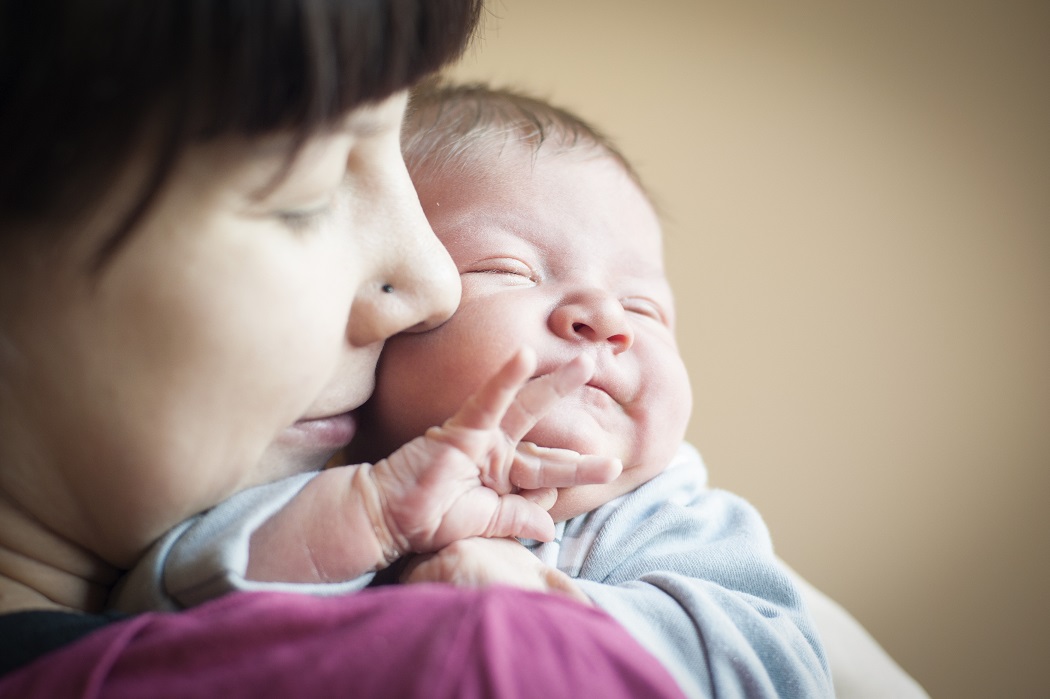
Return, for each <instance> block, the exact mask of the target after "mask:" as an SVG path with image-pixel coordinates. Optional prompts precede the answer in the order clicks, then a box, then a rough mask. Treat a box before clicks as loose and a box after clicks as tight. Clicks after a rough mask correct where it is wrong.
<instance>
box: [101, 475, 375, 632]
mask: <svg viewBox="0 0 1050 699" xmlns="http://www.w3.org/2000/svg"><path fill="white" fill-rule="evenodd" d="M316 475H317V474H316V473H307V474H302V475H299V476H293V477H291V478H286V479H284V480H280V481H277V482H276V483H268V484H266V485H262V486H258V487H255V488H249V489H248V490H245V491H242V492H240V493H237V494H236V495H234V496H233V497H231V498H229V499H228V500H225V501H223V502H221V503H219V504H218V505H216V506H215V507H214V508H212V509H211V510H208V511H207V512H204V513H203V514H200V515H198V516H196V517H193V518H191V519H189V520H187V521H185V522H183V523H181V524H180V525H178V526H177V527H175V528H174V529H172V530H171V531H170V532H168V533H167V534H166V535H165V536H164V537H162V538H161V539H160V540H159V541H158V542H157V543H156V544H154V545H153V547H152V548H151V549H150V550H149V551H148V552H147V553H146V555H145V556H144V557H143V558H142V559H140V561H139V562H138V563H137V564H136V566H135V567H134V568H133V569H132V570H130V571H129V572H128V573H127V575H125V576H124V579H123V580H122V581H121V583H120V584H119V585H118V586H117V589H116V591H115V592H114V594H113V596H112V597H111V599H110V606H111V607H112V608H114V609H117V610H120V611H124V612H128V613H136V612H143V611H149V610H168V611H172V610H177V609H182V608H185V607H192V606H195V605H198V604H201V603H202V602H205V601H207V600H209V599H213V598H215V597H219V596H221V595H224V594H226V593H228V592H234V591H270V592H296V593H301V594H309V595H318V596H332V595H342V594H347V593H349V592H356V591H358V590H361V589H363V588H364V587H365V586H367V585H368V583H370V582H371V581H372V578H373V577H374V574H372V573H369V574H366V575H362V576H360V577H358V578H355V579H353V580H348V581H345V582H339V583H318V584H305V583H283V582H259V581H255V580H247V579H246V578H245V575H246V572H247V569H248V552H249V546H250V542H251V536H252V533H253V532H255V530H256V529H258V528H259V526H261V525H262V524H263V523H264V522H265V521H266V520H267V519H269V518H270V517H271V516H272V515H273V514H274V513H276V512H277V511H278V510H280V509H281V508H282V507H284V506H285V505H286V504H287V503H288V501H289V500H291V499H292V498H293V497H295V496H296V494H298V493H299V491H300V490H302V489H303V487H305V486H306V484H307V483H308V482H310V480H311V479H312V478H313V477H314V476H316Z"/></svg>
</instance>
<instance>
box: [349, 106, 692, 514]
mask: <svg viewBox="0 0 1050 699" xmlns="http://www.w3.org/2000/svg"><path fill="white" fill-rule="evenodd" d="M403 150H404V152H405V156H406V161H407V162H408V165H409V171H410V173H411V175H412V179H413V182H414V183H415V185H416V188H417V190H418V192H419V198H420V201H421V203H422V205H423V210H424V212H425V213H426V215H427V218H428V219H429V221H430V223H431V225H432V226H433V228H434V231H435V232H436V233H437V235H438V237H439V238H440V239H441V241H442V243H444V245H445V246H446V247H447V248H448V250H449V252H450V253H451V255H452V259H453V261H454V262H455V263H456V266H457V267H458V269H459V273H460V279H461V281H462V284H463V296H462V302H461V304H460V306H459V309H458V310H457V311H456V313H455V315H454V316H453V317H452V319H451V320H449V321H448V322H446V323H445V324H444V325H442V326H440V327H439V328H437V329H435V330H432V331H430V332H426V333H421V334H404V335H400V336H397V337H394V338H392V339H391V340H389V341H388V343H387V345H386V348H385V350H384V352H383V355H382V358H381V360H380V365H379V376H378V384H377V389H376V393H375V396H374V397H373V399H372V401H371V403H370V404H369V407H368V409H367V413H366V414H365V415H363V416H362V418H363V420H365V421H366V423H369V424H368V428H367V429H366V430H365V431H364V432H365V434H371V435H374V436H375V438H376V439H377V440H378V447H379V451H380V452H382V454H383V455H385V454H387V453H390V452H391V451H393V449H395V448H397V447H398V446H400V445H401V444H403V443H404V442H406V441H408V440H410V439H412V438H414V437H416V436H419V435H421V434H422V433H423V432H424V431H425V430H426V429H427V428H428V427H430V426H431V425H436V424H440V423H442V422H444V421H445V420H446V419H447V418H449V417H450V416H451V415H452V414H453V413H455V412H456V410H457V409H458V408H459V407H460V406H461V405H462V404H463V402H464V400H465V399H466V398H467V397H468V396H469V395H470V394H471V393H472V392H473V391H474V390H475V389H477V388H478V387H479V386H480V385H481V383H482V382H483V381H485V380H486V379H488V378H489V377H490V376H491V375H492V374H493V373H494V372H495V371H496V370H497V369H498V368H499V367H500V366H501V365H502V364H503V363H504V362H505V361H506V360H507V359H508V358H509V357H510V356H511V354H513V353H514V351H515V350H517V348H518V347H520V346H521V345H530V346H531V347H533V348H534V349H535V350H536V352H537V355H538V357H539V367H538V371H537V373H538V374H544V373H547V372H549V371H551V370H552V369H554V368H555V367H557V366H559V365H560V364H562V363H564V362H566V361H568V360H569V359H570V358H572V357H574V356H576V355H577V354H580V353H581V352H583V353H588V354H590V355H592V356H593V357H594V358H595V359H596V365H597V368H596V370H595V373H594V377H593V379H592V380H591V382H590V383H589V384H588V385H587V386H584V387H583V388H581V389H579V390H578V391H576V392H575V393H574V394H572V395H570V396H569V397H567V398H565V399H563V400H562V401H561V402H560V403H559V404H558V405H557V406H556V407H555V408H554V409H553V410H552V411H551V413H549V414H548V415H547V416H546V417H545V418H544V419H543V420H541V421H540V422H539V423H538V424H537V425H536V426H535V427H534V428H533V430H532V431H531V432H529V434H528V435H527V436H526V438H525V439H526V440H527V441H532V442H535V443H536V444H538V445H540V446H547V447H560V448H566V449H572V450H575V451H578V452H581V453H588V454H602V455H609V456H615V457H618V458H620V459H621V460H622V461H623V464H624V470H623V473H622V475H621V476H620V477H619V478H618V479H617V480H616V481H615V482H613V483H611V484H606V485H590V486H581V487H575V488H566V489H563V490H562V491H561V493H560V494H559V498H558V503H557V504H556V505H555V507H554V508H553V509H552V511H551V514H552V516H553V517H554V518H555V520H564V519H568V518H569V517H573V516H576V515H577V514H581V513H583V512H586V511H589V510H591V509H593V508H594V507H597V506H598V505H600V504H602V503H605V502H607V501H609V500H611V499H613V498H615V497H617V496H619V495H621V494H623V493H626V492H628V491H630V490H633V489H634V488H635V487H637V486H638V485H639V484H641V483H642V482H644V481H646V480H648V479H650V478H651V477H653V476H654V475H656V474H657V473H659V472H660V471H661V470H663V468H664V467H665V466H666V465H667V463H668V462H669V460H670V459H671V457H672V456H673V454H674V452H675V450H676V448H677V446H678V444H679V442H680V441H681V439H682V438H683V436H684V434H685V427H686V423H687V421H688V418H689V413H690V410H691V407H692V395H691V392H690V388H689V379H688V376H687V374H686V369H685V365H684V364H683V362H682V359H681V357H680V355H679V353H678V348H677V345H676V344H675V337H674V300H673V297H672V293H671V288H670V286H669V284H668V281H667V278H666V276H665V274H664V267H663V251H662V243H661V231H660V222H659V220H658V217H657V215H656V213H655V211H654V210H653V207H652V205H651V203H650V202H649V200H648V198H647V197H646V195H645V193H644V192H643V190H642V187H641V185H640V184H639V181H638V178H637V176H636V175H635V173H634V171H633V169H632V168H631V167H630V165H629V164H628V163H627V161H626V160H625V159H624V158H623V156H622V155H620V153H619V152H618V151H617V150H616V149H615V148H614V147H613V146H612V144H611V143H610V142H609V141H608V140H607V139H606V138H605V137H604V136H602V135H601V134H600V133H599V132H597V131H596V130H595V129H593V128H592V127H590V126H589V125H587V124H586V123H585V122H583V121H581V120H580V119H578V118H577V117H575V116H573V115H572V114H569V113H568V112H565V111H563V110H560V109H557V108H555V107H552V106H550V105H548V104H546V103H544V102H541V101H538V100H534V99H531V98H527V97H523V96H520V95H517V94H513V93H509V92H504V91H496V90H491V89H489V88H485V87H481V86H460V87H441V86H428V87H426V88H424V89H422V90H421V91H420V92H419V93H418V94H417V95H416V96H415V97H414V101H413V103H412V106H411V107H410V114H409V116H408V118H407V120H406V124H405V127H404V131H403Z"/></svg>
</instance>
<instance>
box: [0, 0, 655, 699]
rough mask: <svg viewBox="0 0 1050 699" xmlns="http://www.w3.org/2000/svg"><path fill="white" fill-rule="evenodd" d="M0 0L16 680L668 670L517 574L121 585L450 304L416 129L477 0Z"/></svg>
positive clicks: (272, 686)
mask: <svg viewBox="0 0 1050 699" xmlns="http://www.w3.org/2000/svg"><path fill="white" fill-rule="evenodd" d="M0 7H2V18H0V32H2V36H0V46H3V49H2V52H0V86H2V89H3V107H2V110H0V113H2V116H0V152H2V153H3V158H2V159H0V246H2V248H3V249H2V255H0V260H2V261H0V287H2V293H0V639H3V640H2V647H3V654H2V666H0V670H2V672H3V674H2V675H0V696H59V695H68V694H74V693H80V694H83V695H87V696H107V697H109V696H125V695H126V696H142V695H144V694H148V695H149V696H164V695H165V694H166V693H167V694H169V695H171V696H185V695H187V694H196V695H202V696H208V695H215V694H218V693H220V692H221V693H222V694H224V695H226V696H253V697H254V696H259V695H260V694H274V693H276V694H281V695H290V694H294V695H298V696H309V695H328V694H338V693H345V692H347V691H353V692H355V693H356V694H357V695H360V696H368V695H379V694H384V695H398V696H422V695H424V694H425V695H427V696H443V695H449V696H451V695H456V696H464V695H466V696H470V695H475V696H486V695H493V694H498V693H507V692H509V691H515V692H516V693H520V694H525V695H528V694H538V693H541V692H542V693H544V694H545V695H546V694H548V693H550V692H551V691H557V692H559V693H561V692H565V693H572V694H576V693H579V692H581V691H583V688H587V689H589V690H590V691H593V692H596V693H599V694H602V695H608V696H616V695H617V693H620V694H625V695H632V694H634V695H637V694H639V693H641V694H645V695H647V696H660V695H674V693H675V690H674V687H673V684H672V683H671V681H670V679H669V678H668V677H667V676H666V675H665V674H664V673H663V671H662V670H661V669H659V668H658V667H657V666H656V665H655V663H654V662H653V661H652V659H651V658H648V657H647V656H646V655H645V654H644V652H643V651H640V649H639V648H638V647H637V646H636V645H634V644H633V642H632V641H630V640H629V639H628V638H627V637H626V635H625V634H624V632H623V631H622V630H620V629H618V628H617V627H616V626H615V625H614V624H613V623H612V622H611V621H610V620H608V619H607V618H605V617H604V616H601V615H600V614H598V613H596V612H594V611H593V610H588V609H586V608H584V607H581V606H579V605H574V604H572V603H571V602H567V601H565V600H560V599H555V598H553V597H546V596H535V595H529V594H526V593H516V592H511V591H508V590H492V591H488V592H471V591H456V590H450V589H446V588H443V587H441V588H437V587H426V586H424V587H422V588H406V589H398V588H394V589H384V590H376V591H371V592H365V593H361V594H359V595H354V596H350V597H345V598H337V599H333V600H315V599H309V598H299V597H289V596H284V595H274V594H262V595H259V594H244V595H231V596H228V597H226V598H223V599H221V600H219V601H218V602H216V603H212V604H209V605H204V606H202V607H199V608H196V609H194V610H190V611H187V612H182V613H178V614H168V615H141V616H137V617H131V618H120V617H115V616H113V615H106V614H105V613H103V612H102V610H103V605H104V600H105V599H106V597H107V596H108V595H109V593H110V590H111V588H112V586H113V584H114V582H115V581H116V579H117V578H118V576H119V575H120V573H121V571H123V570H125V569H127V568H128V567H130V566H131V565H132V564H133V563H134V562H135V561H136V560H137V559H138V558H139V557H140V556H141V555H142V552H143V551H144V550H145V549H146V548H147V547H148V546H149V545H150V544H151V543H152V542H153V541H155V540H156V539H157V538H158V537H159V536H160V535H161V534H163V533H164V532H165V531H166V530H168V529H169V528H170V527H172V526H173V525H175V524H176V523H178V522H179V521H181V520H183V519H185V518H187V517H189V516H192V515H194V514H196V513H199V512H200V511H202V510H204V509H207V508H210V507H212V506H214V505H215V504H217V503H218V502H220V501H222V500H224V499H226V498H228V497H229V496H231V495H233V494H234V493H237V492H239V491H241V490H244V489H245V488H248V487H250V486H253V485H258V484H261V483H266V482H270V481H273V480H276V479H278V478H281V477H283V476H286V475H289V474H292V473H298V472H302V471H306V470H310V469H314V468H319V467H320V466H321V465H322V464H323V463H324V462H325V461H326V460H327V459H328V458H329V456H331V454H332V453H333V452H334V451H335V450H336V449H337V448H339V447H341V446H343V445H344V444H346V443H347V442H348V441H349V440H350V439H351V438H352V437H353V435H354V430H355V424H354V421H353V418H352V417H351V415H350V411H351V410H352V409H353V408H355V407H357V406H358V405H360V404H361V403H362V402H363V401H364V400H365V399H366V398H367V397H368V395H369V394H370V392H371V390H372V383H373V372H374V368H375V362H376V359H377V356H378V353H379V350H380V348H381V347H382V343H383V341H384V340H385V339H386V338H387V337H389V336H391V335H392V334H394V333H397V332H400V331H402V330H406V329H426V328H428V327H432V326H434V325H435V324H438V323H441V322H442V321H443V320H444V319H445V318H447V317H448V316H449V314H450V313H451V312H452V311H453V309H454V307H455V305H456V303H457V302H458V293H459V292H458V281H457V277H456V274H455V269H454V268H453V267H452V265H451V262H450V260H449V258H448V256H447V254H446V253H445V252H444V251H443V249H442V248H441V247H440V245H439V244H438V243H437V241H436V240H435V239H434V237H433V234H432V232H431V231H430V230H429V227H428V226H427V224H426V221H425V219H424V217H423V214H422V212H421V211H420V208H419V205H418V202H417V200H416V199H415V195H414V191H413V190H412V187H411V183H410V182H409V180H408V177H407V175H406V173H405V170H404V165H403V163H402V161H401V159H400V154H399V150H398V130H399V125H400V120H401V115H402V112H403V109H404V102H405V97H404V91H405V89H406V88H407V87H408V86H409V85H411V84H412V83H413V82H415V81H416V80H418V79H419V78H421V77H422V76H424V75H426V74H428V73H430V72H432V71H433V70H435V69H437V68H439V67H440V66H441V65H442V64H444V63H445V62H446V61H448V60H450V59H451V58H453V57H455V56H456V55H458V53H459V52H460V51H461V50H462V48H463V45H464V44H465V42H466V40H467V38H468V36H469V34H470V32H471V31H472V29H473V27H474V25H475V23H476V21H477V17H478V14H479V12H480V7H479V2H478V1H477V0H440V1H439V0H371V1H365V0H357V1H356V2H349V1H348V2H335V1H333V0H329V1H327V2H325V1H322V0H301V1H294V0H269V1H266V2H263V1H261V0H256V1H255V2H252V3H237V2H233V1H232V0H229V1H228V2H219V1H215V2H207V1H204V0H202V1H200V2H196V3H189V2H184V1H183V2H179V1H176V0H172V1H171V2H162V1H160V0H154V2H150V3H139V2H126V3H121V2H111V3H106V4H105V6H102V4H101V3H95V2H89V1H88V0H83V1H82V2H74V1H70V2H66V3H61V4H60V6H57V7H46V6H45V4H44V3H22V2H15V1H14V0H11V1H5V2H4V3H3V5H0ZM540 485H546V484H542V483H541V484H540ZM370 534H371V532H362V536H365V535H370ZM511 609H513V610H514V617H513V624H512V623H511V617H510V615H509V613H508V612H509V611H510V610H511ZM434 639H440V642H437V643H436V642H435V641H434ZM519 659H520V660H521V661H522V662H515V661H516V660H519ZM526 661H527V662H526ZM406 667H408V668H410V669H411V671H406Z"/></svg>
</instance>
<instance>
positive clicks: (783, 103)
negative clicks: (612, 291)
mask: <svg viewBox="0 0 1050 699" xmlns="http://www.w3.org/2000/svg"><path fill="white" fill-rule="evenodd" d="M488 14H489V16H488V18H487V20H486V23H485V28H484V32H483V34H482V37H481V38H480V39H479V41H478V42H477V44H476V45H475V47H474V49H473V50H472V51H470V52H469V53H468V54H467V56H466V57H465V58H464V60H463V61H462V63H461V64H460V65H459V66H458V67H457V68H456V69H455V70H454V71H453V75H454V76H455V77H458V78H462V79H487V80H491V81H493V82H494V83H496V84H498V85H501V86H516V87H522V88H526V89H528V90H530V91H532V92H535V93H537V94H539V95H540V96H542V97H546V98H549V99H551V100H553V101H555V102H556V103H559V104H561V105H563V106H567V107H569V108H570V109H573V110H575V111H578V112H579V113H580V114H582V115H583V116H584V117H585V118H588V119H590V120H592V121H593V122H595V123H596V124H597V125H598V126H599V127H601V128H603V129H604V130H605V131H607V132H608V133H609V134H610V135H611V136H612V137H613V138H614V139H615V140H616V141H617V142H618V143H619V144H620V145H621V146H622V148H623V150H624V151H625V152H626V154H627V155H628V157H629V158H632V159H633V160H634V162H635V164H636V165H637V166H638V169H639V171H640V172H641V175H642V177H643V178H644V179H645V180H646V182H647V184H648V186H649V188H650V189H651V190H652V191H653V192H654V194H655V196H656V198H657V200H658V203H659V205H660V207H661V209H662V213H663V215H664V220H665V225H666V236H667V260H668V264H669V273H670V276H671V279H672V283H673V284H674V287H675V289H676V293H677V296H678V304H679V317H680V326H679V328H678V334H679V341H680V343H681V347H682V351H683V353H684V354H685V356H686V360H687V364H688V366H689V369H690V372H691V376H692V382H693V388H694V392H695V397H696V410H695V414H694V417H693V420H692V423H691V426H690V430H689V438H690V439H691V440H692V441H693V442H694V443H695V444H697V445H698V446H699V447H700V449H701V451H702V452H703V453H704V455H705V457H706V459H707V462H708V466H709V467H710V469H711V472H712V478H713V482H714V483H715V485H718V486H720V487H725V488H728V489H731V490H734V491H736V492H738V493H741V494H743V495H744V496H746V497H747V498H748V499H750V500H751V501H752V502H753V503H755V504H756V505H757V506H758V508H759V509H760V510H761V511H762V512H763V514H764V515H765V517H766V520H767V522H768V524H769V526H770V528H771V530H772V532H773V537H774V541H775V544H776V547H777V550H778V553H780V555H781V556H782V557H784V558H785V559H786V560H787V561H788V562H790V563H791V564H792V565H793V566H794V567H795V568H797V569H798V570H799V571H800V572H801V573H802V574H803V575H804V576H805V577H807V578H808V579H809V580H810V581H812V582H813V583H814V584H816V585H817V586H818V587H820V588H821V589H822V590H824V591H825V592H826V593H827V594H829V595H830V596H832V597H833V598H835V599H836V600H838V601H839V602H840V603H841V604H843V605H844V606H845V607H846V608H847V609H849V610H850V611H851V612H852V613H853V614H854V615H855V616H856V617H857V618H858V619H859V620H860V621H861V622H862V623H863V624H864V625H865V626H866V627H867V628H868V629H869V631H871V633H872V634H873V635H874V636H875V637H876V638H877V639H878V640H879V641H880V643H882V645H883V646H884V647H885V648H886V649H887V650H888V651H889V652H890V654H891V655H893V656H894V657H895V658H896V659H897V661H898V662H899V663H900V664H901V665H903V667H904V668H905V669H906V670H907V671H909V672H910V673H911V674H912V675H913V676H914V677H915V678H916V679H917V680H918V681H919V682H920V683H921V684H923V686H924V687H925V688H926V689H927V691H929V692H930V693H931V695H933V696H934V697H952V698H960V697H1045V696H1050V690H1048V686H1050V680H1047V679H1046V670H1045V667H1044V666H1045V665H1046V664H1047V662H1048V661H1050V598H1048V595H1050V526H1048V525H1050V515H1048V508H1047V502H1046V501H1047V500H1048V497H1050V3H1048V2H1045V1H1034V2H1021V1H1020V0H951V1H949V0H884V1H881V2H831V1H830V0H824V1H819V0H818V1H811V2H794V3H776V2H752V1H749V0H722V1H720V2H709V1H706V0H650V1H649V2H644V3H642V2H629V1H627V0H490V4H489V11H488Z"/></svg>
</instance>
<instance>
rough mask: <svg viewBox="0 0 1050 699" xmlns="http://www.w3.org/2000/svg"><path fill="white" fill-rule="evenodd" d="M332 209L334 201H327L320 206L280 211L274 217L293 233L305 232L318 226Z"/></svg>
mask: <svg viewBox="0 0 1050 699" xmlns="http://www.w3.org/2000/svg"><path fill="white" fill-rule="evenodd" d="M331 211H332V202H331V201H326V202H325V203H323V204H321V205H319V206H313V207H309V208H305V209H290V210H288V211H278V212H276V213H275V214H274V217H275V218H276V219H277V220H278V221H279V222H280V223H281V225H283V226H285V227H286V228H287V229H288V230H290V231H292V232H293V233H305V232H309V231H311V230H313V229H314V228H316V227H317V226H318V225H319V224H320V223H321V222H322V221H324V219H325V218H326V217H327V215H328V214H329V213H331Z"/></svg>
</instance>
